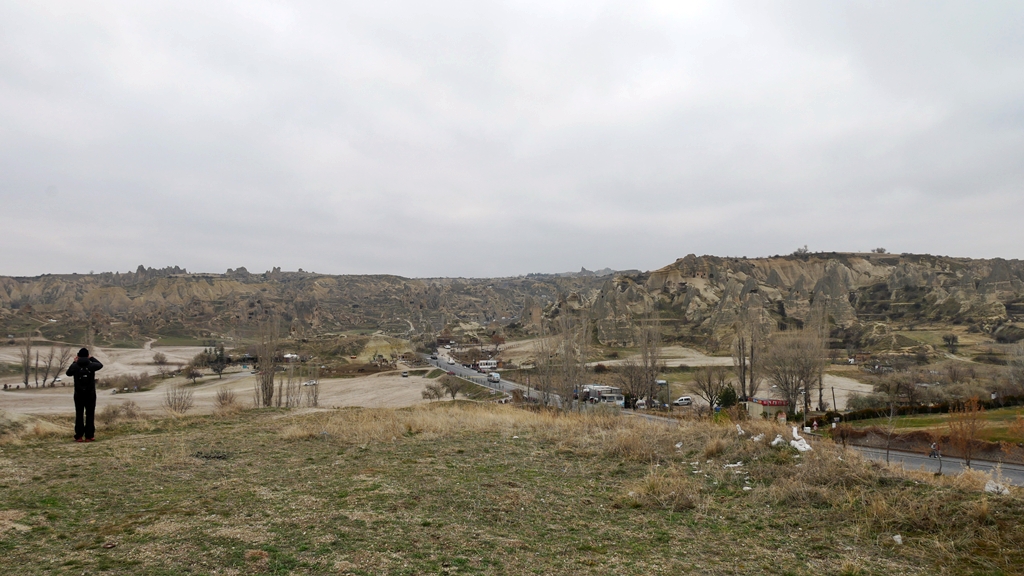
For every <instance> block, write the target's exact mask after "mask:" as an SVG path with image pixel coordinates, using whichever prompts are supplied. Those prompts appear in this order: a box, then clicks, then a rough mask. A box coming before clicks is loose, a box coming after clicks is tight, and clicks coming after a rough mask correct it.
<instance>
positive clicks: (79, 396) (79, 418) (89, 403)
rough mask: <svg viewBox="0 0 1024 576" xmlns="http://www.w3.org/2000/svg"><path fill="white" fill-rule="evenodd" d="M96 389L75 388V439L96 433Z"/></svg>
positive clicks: (90, 436)
mask: <svg viewBox="0 0 1024 576" xmlns="http://www.w3.org/2000/svg"><path fill="white" fill-rule="evenodd" d="M95 417H96V391H95V390H75V439H78V438H82V437H85V438H92V437H93V436H95V435H96V418H95Z"/></svg>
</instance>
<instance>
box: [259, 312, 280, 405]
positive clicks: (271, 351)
mask: <svg viewBox="0 0 1024 576" xmlns="http://www.w3.org/2000/svg"><path fill="white" fill-rule="evenodd" d="M255 348H256V368H257V373H256V385H255V389H254V393H255V399H256V406H263V407H268V406H272V405H273V404H272V403H273V401H274V376H275V371H276V369H277V323H276V321H273V320H268V321H265V322H261V323H260V325H259V328H258V331H257V335H256V346H255Z"/></svg>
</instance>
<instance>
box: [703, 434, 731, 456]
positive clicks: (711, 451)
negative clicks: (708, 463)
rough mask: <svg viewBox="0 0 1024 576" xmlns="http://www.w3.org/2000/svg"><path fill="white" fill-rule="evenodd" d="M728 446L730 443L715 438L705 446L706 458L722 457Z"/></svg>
mask: <svg viewBox="0 0 1024 576" xmlns="http://www.w3.org/2000/svg"><path fill="white" fill-rule="evenodd" d="M728 446H729V443H728V442H726V440H725V439H724V438H713V439H711V440H708V442H707V444H705V445H704V458H714V457H715V456H721V455H722V454H723V453H724V452H725V449H726V448H727V447H728Z"/></svg>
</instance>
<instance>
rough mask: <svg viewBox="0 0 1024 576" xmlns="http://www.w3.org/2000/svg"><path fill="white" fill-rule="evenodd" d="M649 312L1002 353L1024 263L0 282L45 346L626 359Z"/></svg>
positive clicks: (675, 323) (825, 259)
mask: <svg viewBox="0 0 1024 576" xmlns="http://www.w3.org/2000/svg"><path fill="white" fill-rule="evenodd" d="M652 308H656V309H657V310H658V315H659V317H660V319H661V323H662V326H663V328H664V331H665V337H666V339H667V340H669V341H671V340H678V341H683V342H691V343H698V344H699V343H702V342H705V341H707V340H708V339H714V338H718V339H722V340H723V341H726V340H725V339H726V338H727V337H728V335H729V334H730V333H731V332H732V330H733V327H734V325H735V324H736V322H737V321H738V320H740V319H750V318H754V319H757V320H758V321H760V322H761V323H763V324H770V325H787V326H800V325H802V324H803V322H804V321H805V320H806V319H807V318H808V315H809V314H811V311H812V309H816V310H824V312H825V313H827V315H828V316H829V318H830V319H831V321H832V323H833V325H834V326H836V327H837V328H836V333H835V334H833V336H836V337H838V338H841V339H842V340H844V341H846V342H848V343H850V344H853V345H855V346H859V345H861V344H863V342H861V341H860V340H862V339H863V338H864V337H865V334H867V333H869V332H878V330H879V329H880V328H879V327H883V328H884V330H883V331H885V330H890V329H891V328H893V327H918V326H922V327H927V326H929V325H932V326H934V325H962V326H965V327H968V328H970V329H971V330H972V331H976V332H982V333H987V334H989V335H991V336H992V338H993V339H995V340H997V341H1001V342H1016V341H1018V340H1020V339H1022V338H1024V326H1022V325H1021V324H1018V322H1020V320H1021V318H1022V316H1024V262H1021V261H1017V260H1002V259H991V260H972V259H965V258H949V257H942V256H928V255H908V254H905V255H899V256H898V255H890V254H874V253H872V254H843V253H816V254H795V255H791V256H781V257H773V258H753V259H747V258H720V257H715V256H701V257H697V256H693V255H690V256H686V257H685V258H680V259H679V260H677V261H675V262H673V263H672V264H670V265H668V266H665V267H664V268H661V269H659V270H655V271H653V272H633V271H631V272H625V273H624V272H618V273H611V272H610V271H607V270H603V271H600V272H597V273H595V272H590V271H587V270H581V271H580V272H578V273H568V274H531V275H528V276H525V277H516V278H491V279H453V278H434V279H410V278H402V277H398V276H385V275H377V276H329V275H323V274H314V273H309V272H303V271H301V270H300V271H298V272H282V271H281V270H280V269H277V268H275V269H274V270H271V271H269V272H266V273H262V274H250V273H249V272H248V271H247V270H245V269H244V268H240V269H238V270H228V271H227V272H225V273H224V274H189V273H188V272H187V271H185V270H182V269H179V268H164V269H161V270H157V269H152V268H144V267H142V266H140V267H139V269H138V270H137V271H135V272H131V273H126V274H117V273H105V274H96V275H60V276H57V275H45V276H40V277H34V278H11V277H0V330H4V331H5V332H6V333H7V334H13V335H20V334H24V333H26V332H28V331H35V333H36V334H38V335H42V336H45V337H47V338H50V339H54V340H65V341H69V342H81V341H84V340H85V338H84V334H85V330H86V329H87V327H88V329H91V330H92V331H93V334H94V339H95V340H96V341H97V342H102V343H108V344H115V345H116V344H121V345H125V346H135V345H141V343H142V342H143V341H145V339H146V338H152V337H161V338H165V339H173V338H181V339H207V338H208V339H218V338H223V337H225V336H228V335H234V336H238V337H240V338H245V337H246V336H247V335H248V334H251V333H252V331H253V329H254V328H255V326H256V324H257V323H258V322H259V321H260V320H262V319H264V318H267V317H269V316H275V317H277V318H279V319H281V320H282V322H283V323H284V325H285V326H287V327H288V328H289V330H290V332H291V333H292V334H294V335H302V334H323V333H332V332H340V331H346V330H357V329H362V330H383V331H384V332H386V333H389V334H392V335H397V336H407V335H411V334H417V333H437V332H439V331H441V330H443V329H446V328H447V329H448V330H450V331H452V332H453V334H455V335H460V334H462V333H469V334H477V335H478V336H484V335H487V334H489V333H491V332H493V331H496V330H504V331H506V332H507V333H509V334H518V333H530V332H536V331H537V330H538V329H539V327H540V325H541V323H542V322H544V321H545V319H551V318H554V317H556V316H557V315H559V314H561V313H574V314H586V315H588V316H590V317H591V319H592V320H593V321H594V324H595V326H596V327H597V337H598V339H599V340H600V341H601V342H602V343H605V344H610V345H630V344H631V343H632V338H633V330H632V326H633V325H634V322H635V321H636V320H637V319H638V318H642V317H644V316H645V315H646V314H647V311H649V310H651V309H652Z"/></svg>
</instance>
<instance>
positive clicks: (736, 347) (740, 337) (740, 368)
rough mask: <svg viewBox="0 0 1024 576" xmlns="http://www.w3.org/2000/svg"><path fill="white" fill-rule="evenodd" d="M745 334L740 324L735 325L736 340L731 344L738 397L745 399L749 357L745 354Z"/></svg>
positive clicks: (746, 343)
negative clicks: (737, 380)
mask: <svg viewBox="0 0 1024 576" xmlns="http://www.w3.org/2000/svg"><path fill="white" fill-rule="evenodd" d="M748 346H749V343H748V342H747V335H746V334H745V333H744V330H743V326H742V325H741V324H737V325H736V340H735V341H734V342H733V345H732V364H733V366H734V367H735V368H736V377H737V378H739V382H740V397H741V398H743V399H744V400H746V399H747V372H748V371H749V370H748V368H749V366H750V364H749V362H750V358H749V357H748V356H747V347H748Z"/></svg>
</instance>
